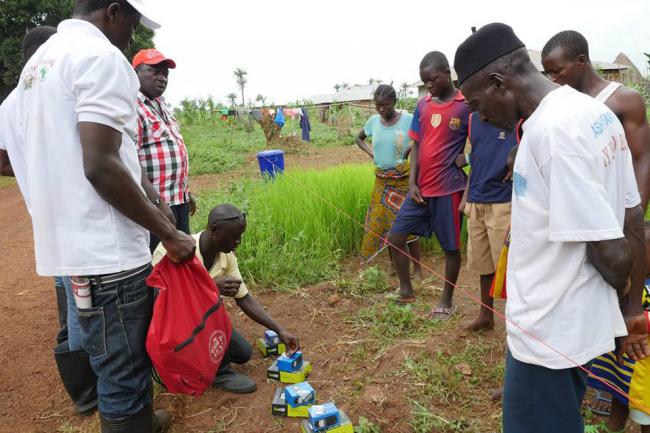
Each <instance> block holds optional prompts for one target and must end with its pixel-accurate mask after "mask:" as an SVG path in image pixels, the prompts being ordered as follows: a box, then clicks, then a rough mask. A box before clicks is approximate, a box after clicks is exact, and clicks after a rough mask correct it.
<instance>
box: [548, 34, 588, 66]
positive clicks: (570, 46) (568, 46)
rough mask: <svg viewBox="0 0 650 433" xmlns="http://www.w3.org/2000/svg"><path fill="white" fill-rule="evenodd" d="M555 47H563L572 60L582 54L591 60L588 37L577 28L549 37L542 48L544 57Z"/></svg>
mask: <svg viewBox="0 0 650 433" xmlns="http://www.w3.org/2000/svg"><path fill="white" fill-rule="evenodd" d="M555 48H561V49H562V51H564V52H565V53H566V55H567V56H568V57H569V58H570V59H571V60H574V59H577V58H578V56H580V55H582V54H584V55H585V57H586V58H587V60H589V44H588V43H587V39H585V37H584V36H582V35H581V34H580V33H578V32H576V31H575V30H564V31H562V32H560V33H558V34H556V35H554V36H553V37H552V38H551V39H549V40H548V42H546V45H544V48H543V49H542V58H544V57H546V56H547V55H549V54H550V52H551V51H553V50H554V49H555Z"/></svg>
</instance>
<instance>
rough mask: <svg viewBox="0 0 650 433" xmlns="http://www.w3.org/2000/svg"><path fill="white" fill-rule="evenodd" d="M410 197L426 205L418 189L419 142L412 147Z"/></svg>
mask: <svg viewBox="0 0 650 433" xmlns="http://www.w3.org/2000/svg"><path fill="white" fill-rule="evenodd" d="M409 195H410V196H411V199H412V200H413V201H414V202H415V203H416V204H419V205H424V204H425V203H424V199H423V198H422V193H420V188H418V142H417V141H413V145H412V146H411V172H410V174H409Z"/></svg>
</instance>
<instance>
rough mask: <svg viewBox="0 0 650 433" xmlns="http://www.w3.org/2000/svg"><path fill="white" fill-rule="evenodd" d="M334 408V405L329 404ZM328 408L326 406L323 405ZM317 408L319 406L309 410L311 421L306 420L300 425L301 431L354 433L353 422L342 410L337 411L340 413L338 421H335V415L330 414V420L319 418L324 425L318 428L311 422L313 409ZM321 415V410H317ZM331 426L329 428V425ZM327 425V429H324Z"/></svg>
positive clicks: (305, 432)
mask: <svg viewBox="0 0 650 433" xmlns="http://www.w3.org/2000/svg"><path fill="white" fill-rule="evenodd" d="M328 404H331V405H332V406H334V404H333V403H328ZM322 406H326V405H321V407H322ZM315 407H316V408H317V407H319V406H312V407H311V408H309V411H308V412H309V416H310V419H306V420H304V421H303V422H302V423H301V424H300V431H301V432H302V433H324V432H327V433H354V425H353V424H352V421H350V418H349V417H348V416H347V415H346V414H345V412H343V411H342V410H339V411H337V412H338V420H336V421H335V416H334V415H333V413H331V412H330V415H329V419H328V418H322V417H319V416H317V418H319V419H320V420H322V421H323V422H322V425H321V424H319V425H317V426H315V425H313V424H312V421H311V415H312V409H313V408H315ZM316 411H318V412H319V413H321V410H320V409H316ZM335 422H338V423H337V424H334V423H335ZM328 424H329V427H327V425H328ZM323 425H325V427H323Z"/></svg>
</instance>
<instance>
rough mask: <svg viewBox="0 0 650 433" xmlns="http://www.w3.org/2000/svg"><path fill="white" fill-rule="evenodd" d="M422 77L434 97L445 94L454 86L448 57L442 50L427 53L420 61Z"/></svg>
mask: <svg viewBox="0 0 650 433" xmlns="http://www.w3.org/2000/svg"><path fill="white" fill-rule="evenodd" d="M420 79H421V80H422V82H423V83H424V87H426V89H427V91H428V92H429V94H430V95H431V96H433V97H437V96H440V95H443V94H444V93H445V92H447V91H449V88H450V87H453V85H454V84H453V83H452V81H451V69H449V62H448V61H447V57H445V55H444V54H442V53H441V52H440V51H431V52H430V53H427V54H426V55H425V56H424V57H423V58H422V61H421V62H420Z"/></svg>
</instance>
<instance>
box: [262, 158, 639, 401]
mask: <svg viewBox="0 0 650 433" xmlns="http://www.w3.org/2000/svg"><path fill="white" fill-rule="evenodd" d="M261 156H262V158H264V159H265V160H266V161H267V162H269V163H270V164H271V165H272V166H273V167H274V168H276V169H277V171H276V170H274V171H275V172H281V173H282V175H283V177H285V178H287V179H289V180H291V182H293V183H294V184H296V185H298V186H299V187H300V188H302V189H303V190H305V191H307V192H308V193H310V194H311V195H313V196H314V197H316V198H317V199H319V200H320V201H322V202H323V203H325V204H327V205H328V206H330V207H331V208H333V209H335V210H336V211H337V212H339V213H340V214H342V215H344V216H345V217H347V218H348V219H350V220H351V221H352V222H354V223H355V224H356V225H358V226H360V227H361V228H363V229H364V230H365V231H366V232H368V233H370V234H372V235H373V236H375V237H377V238H379V239H380V240H382V241H384V242H385V243H386V244H387V245H389V246H390V247H392V248H394V249H395V250H397V251H399V252H400V253H401V254H404V255H405V256H406V257H408V258H409V259H411V260H412V261H413V262H415V263H418V264H419V265H420V266H421V267H422V268H424V269H426V270H427V271H429V272H430V273H432V274H433V275H434V276H435V277H437V278H439V279H440V280H442V281H443V282H446V283H449V284H451V286H452V287H453V288H454V289H460V291H461V292H462V293H463V294H464V295H465V296H466V297H467V298H469V299H471V300H473V301H475V302H477V303H478V304H480V305H481V306H483V307H485V308H487V309H488V310H490V311H492V313H494V314H495V315H496V316H497V317H499V318H501V319H503V321H504V322H507V323H509V324H511V325H512V326H514V327H516V328H517V329H519V330H520V331H522V332H523V333H524V334H526V335H527V336H528V337H530V338H532V339H533V340H535V341H537V342H539V343H541V344H542V345H544V346H545V347H547V348H549V349H551V350H552V351H553V352H555V353H557V354H558V355H560V356H561V357H562V358H564V359H566V360H567V361H569V362H570V363H571V364H573V365H575V366H576V367H577V368H579V369H580V370H582V371H584V372H586V373H587V374H588V375H589V376H591V377H593V378H594V379H595V380H597V381H599V382H601V383H603V384H604V385H605V386H607V387H608V388H610V389H611V390H612V391H615V392H617V393H618V394H619V395H621V396H623V397H625V398H627V399H628V400H629V401H634V402H635V403H637V406H638V407H640V408H642V409H643V410H644V412H647V413H650V408H646V407H643V405H640V404H638V403H639V402H637V401H635V400H634V399H632V398H630V396H629V395H628V394H627V393H626V392H624V391H623V390H621V389H620V388H618V387H617V386H615V385H613V384H611V383H609V382H608V381H606V380H605V379H602V378H600V377H597V376H595V375H594V374H593V373H591V371H589V370H588V369H587V368H585V367H584V366H583V365H580V364H578V363H577V362H576V361H574V360H573V359H572V358H570V357H569V356H567V355H565V354H564V353H562V352H560V351H559V350H558V349H556V348H554V347H553V346H551V345H550V344H548V343H546V342H545V341H544V340H542V339H541V338H539V337H537V336H536V335H534V334H533V333H531V332H530V331H528V330H526V329H524V328H523V327H521V326H519V325H518V324H517V323H515V322H513V321H512V320H510V319H508V318H507V317H506V316H505V314H501V313H500V312H499V311H497V310H496V309H494V308H493V307H490V306H489V305H487V304H485V303H483V302H482V301H481V299H480V298H479V297H477V296H476V295H474V294H473V293H472V292H470V291H469V290H467V289H465V288H463V287H460V286H458V285H456V284H454V283H452V282H451V281H449V280H447V279H446V278H445V277H443V276H442V275H440V274H439V273H437V272H436V271H434V270H433V269H431V268H430V267H429V266H427V265H426V264H424V263H422V262H421V261H419V260H416V259H415V258H414V257H412V256H411V255H410V254H409V253H407V252H406V251H403V250H402V249H401V248H398V247H396V246H395V245H393V244H392V243H391V242H390V241H389V240H388V239H387V238H383V237H382V236H381V235H379V234H377V233H375V232H374V231H373V230H372V229H370V228H369V227H368V226H366V225H365V224H363V223H361V222H359V221H357V220H356V219H355V218H354V217H353V216H352V215H350V214H348V213H347V212H346V211H345V210H343V209H341V208H339V207H338V206H336V205H335V204H334V203H332V202H330V201H329V200H327V199H326V198H325V197H323V196H321V195H320V194H318V193H317V192H315V191H313V190H311V189H309V188H308V187H306V186H305V185H303V184H302V183H301V182H298V181H297V180H295V179H292V178H291V176H289V175H287V174H286V173H285V172H284V169H283V168H280V167H279V166H278V165H276V164H275V163H274V162H273V161H271V160H269V159H268V158H267V157H266V156H265V155H261Z"/></svg>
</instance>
